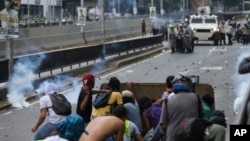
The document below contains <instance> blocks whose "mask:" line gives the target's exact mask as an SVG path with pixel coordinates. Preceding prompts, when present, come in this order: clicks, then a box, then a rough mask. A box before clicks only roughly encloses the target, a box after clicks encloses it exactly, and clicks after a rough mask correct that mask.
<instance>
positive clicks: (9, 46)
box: [5, 35, 14, 78]
mask: <svg viewBox="0 0 250 141" xmlns="http://www.w3.org/2000/svg"><path fill="white" fill-rule="evenodd" d="M5 38H6V54H7V58H8V59H9V78H10V76H11V74H12V73H13V57H14V56H13V38H12V37H10V36H9V35H7V36H6V37H5Z"/></svg>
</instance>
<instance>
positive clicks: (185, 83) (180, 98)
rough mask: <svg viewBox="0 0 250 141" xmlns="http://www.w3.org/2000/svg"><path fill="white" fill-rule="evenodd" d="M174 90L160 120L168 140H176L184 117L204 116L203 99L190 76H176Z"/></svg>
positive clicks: (167, 100)
mask: <svg viewBox="0 0 250 141" xmlns="http://www.w3.org/2000/svg"><path fill="white" fill-rule="evenodd" d="M173 92H174V93H175V95H173V96H172V97H171V98H169V99H166V101H165V108H163V109H165V110H162V112H161V118H160V122H159V123H160V125H161V126H162V127H163V128H164V130H166V141H175V134H176V132H177V130H178V127H179V126H180V123H181V122H182V121H183V120H184V119H187V118H196V117H200V118H201V117H202V116H203V109H202V105H201V100H200V98H199V97H198V95H196V94H195V93H194V92H193V83H192V80H191V79H190V78H189V77H186V76H183V75H177V76H175V78H174V80H173Z"/></svg>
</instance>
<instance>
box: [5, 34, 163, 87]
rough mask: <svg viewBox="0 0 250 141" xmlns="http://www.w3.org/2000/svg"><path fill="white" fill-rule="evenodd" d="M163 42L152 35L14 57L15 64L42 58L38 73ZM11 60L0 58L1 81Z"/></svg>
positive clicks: (6, 74)
mask: <svg viewBox="0 0 250 141" xmlns="http://www.w3.org/2000/svg"><path fill="white" fill-rule="evenodd" d="M161 43H162V36H161V35H158V36H152V37H145V38H138V39H132V40H125V41H120V42H110V43H106V44H105V49H103V45H102V44H98V45H93V46H87V47H86V46H84V47H77V48H70V49H62V50H56V51H49V52H42V53H35V54H30V55H25V56H17V57H15V58H14V59H13V64H14V66H15V64H17V62H19V61H23V60H36V59H42V58H41V57H44V59H42V62H41V65H40V66H39V68H37V69H36V72H35V73H36V74H39V76H40V73H43V72H46V71H52V70H54V69H58V68H63V67H66V66H71V65H74V64H78V63H82V62H87V63H88V62H89V61H92V60H94V61H95V60H96V59H103V58H104V57H107V56H111V55H114V54H120V53H122V52H129V51H134V50H136V49H140V48H142V47H146V46H153V45H156V44H161ZM8 66H9V61H8V59H3V60H0V68H1V73H0V82H6V81H7V80H8V79H9V77H8V76H9V70H8V68H9V67H8Z"/></svg>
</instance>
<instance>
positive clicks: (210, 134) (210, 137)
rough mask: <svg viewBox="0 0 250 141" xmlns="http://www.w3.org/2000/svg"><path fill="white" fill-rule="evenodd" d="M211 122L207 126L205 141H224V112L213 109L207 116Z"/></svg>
mask: <svg viewBox="0 0 250 141" xmlns="http://www.w3.org/2000/svg"><path fill="white" fill-rule="evenodd" d="M209 122H211V123H212V124H211V125H209V126H208V127H207V131H206V134H205V137H204V139H205V140H207V141H224V140H225V136H226V130H225V128H227V123H226V118H225V114H224V112H223V111H221V110H214V111H213V112H212V114H211V117H210V118H209Z"/></svg>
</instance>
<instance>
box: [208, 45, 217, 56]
mask: <svg viewBox="0 0 250 141" xmlns="http://www.w3.org/2000/svg"><path fill="white" fill-rule="evenodd" d="M215 49H216V47H213V48H212V49H210V50H209V51H208V55H207V56H210V54H211V53H212V52H213V51H214V50H215Z"/></svg>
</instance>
